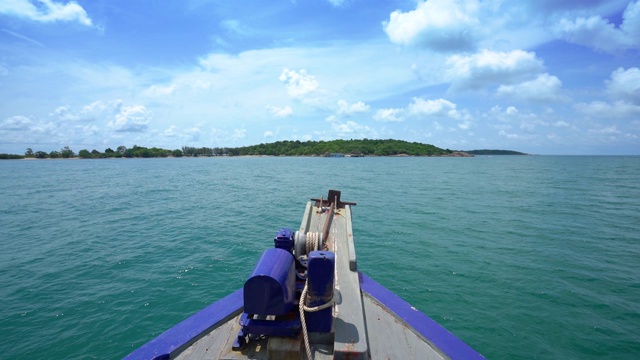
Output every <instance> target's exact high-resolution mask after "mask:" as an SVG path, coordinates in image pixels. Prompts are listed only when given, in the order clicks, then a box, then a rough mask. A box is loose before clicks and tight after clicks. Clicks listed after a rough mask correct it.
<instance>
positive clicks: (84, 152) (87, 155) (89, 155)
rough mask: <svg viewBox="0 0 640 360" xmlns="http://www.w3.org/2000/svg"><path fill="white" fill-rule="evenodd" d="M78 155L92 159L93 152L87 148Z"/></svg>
mask: <svg viewBox="0 0 640 360" xmlns="http://www.w3.org/2000/svg"><path fill="white" fill-rule="evenodd" d="M78 156H79V157H80V158H82V159H91V153H90V152H89V150H87V149H82V150H80V152H79V153H78Z"/></svg>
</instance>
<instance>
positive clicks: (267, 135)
mask: <svg viewBox="0 0 640 360" xmlns="http://www.w3.org/2000/svg"><path fill="white" fill-rule="evenodd" d="M263 136H264V137H265V138H272V137H274V136H275V134H274V133H273V131H265V132H264V135H263Z"/></svg>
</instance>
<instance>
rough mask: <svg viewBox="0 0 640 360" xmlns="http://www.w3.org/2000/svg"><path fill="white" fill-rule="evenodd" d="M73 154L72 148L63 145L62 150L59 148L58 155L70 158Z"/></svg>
mask: <svg viewBox="0 0 640 360" xmlns="http://www.w3.org/2000/svg"><path fill="white" fill-rule="evenodd" d="M75 155H76V154H75V153H74V152H73V150H71V149H70V148H69V147H68V146H65V147H63V148H62V150H60V156H62V157H63V158H65V159H68V158H72V157H74V156H75Z"/></svg>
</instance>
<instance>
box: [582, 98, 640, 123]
mask: <svg viewBox="0 0 640 360" xmlns="http://www.w3.org/2000/svg"><path fill="white" fill-rule="evenodd" d="M574 107H575V109H576V110H578V111H580V112H581V113H583V114H585V115H589V116H593V117H599V118H604V119H609V118H625V117H627V116H631V115H636V116H637V115H640V105H635V104H631V103H628V102H626V101H615V102H613V103H608V102H604V101H592V102H590V103H578V104H576V105H575V106H574Z"/></svg>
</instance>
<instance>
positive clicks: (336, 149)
mask: <svg viewBox="0 0 640 360" xmlns="http://www.w3.org/2000/svg"><path fill="white" fill-rule="evenodd" d="M475 155H527V154H524V153H521V152H517V151H512V150H468V151H460V150H450V149H442V148H439V147H437V146H434V145H430V144H423V143H419V142H408V141H403V140H393V139H386V140H373V139H360V140H353V139H352V140H331V141H299V140H296V141H287V140H284V141H276V142H273V143H268V144H259V145H251V146H242V147H213V148H209V147H191V146H183V147H182V149H175V150H167V149H161V148H157V147H152V148H147V147H144V146H137V145H134V146H133V147H131V148H127V147H126V146H124V145H122V146H118V147H117V148H116V149H115V150H113V149H111V148H107V149H105V150H104V151H103V152H100V151H98V150H96V149H93V150H91V151H89V150H87V149H82V150H80V151H79V152H78V153H77V154H76V153H75V152H74V151H73V150H72V149H71V148H69V147H68V146H65V147H63V148H62V149H61V150H60V151H51V152H49V153H47V152H44V151H33V149H31V148H27V149H26V151H25V154H24V155H17V154H0V159H70V158H76V159H77V158H79V159H105V158H157V157H198V156H207V157H211V156H318V157H320V156H324V157H365V156H398V157H403V156H448V157H473V156H475Z"/></svg>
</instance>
